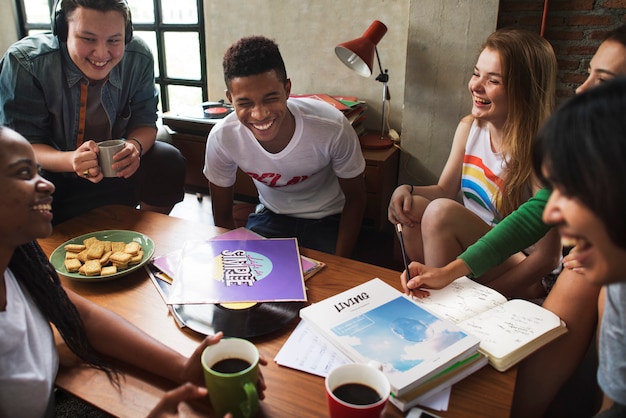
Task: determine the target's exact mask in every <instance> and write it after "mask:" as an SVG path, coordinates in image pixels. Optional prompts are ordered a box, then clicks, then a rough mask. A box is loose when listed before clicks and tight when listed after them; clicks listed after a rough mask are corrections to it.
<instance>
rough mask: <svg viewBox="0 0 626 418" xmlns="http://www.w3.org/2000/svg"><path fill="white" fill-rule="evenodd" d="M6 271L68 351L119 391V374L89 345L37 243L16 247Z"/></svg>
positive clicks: (81, 325) (73, 310) (81, 326)
mask: <svg viewBox="0 0 626 418" xmlns="http://www.w3.org/2000/svg"><path fill="white" fill-rule="evenodd" d="M9 268H10V269H11V271H12V272H13V274H14V275H15V278H16V279H17V281H18V282H19V283H20V284H21V285H22V286H23V287H24V288H25V289H26V290H27V291H28V293H29V294H30V296H31V297H32V298H33V300H34V301H35V304H36V305H37V307H38V308H39V310H40V311H41V314H42V315H43V316H44V318H46V319H47V320H48V321H49V322H51V323H52V324H53V325H54V326H55V327H56V329H57V331H59V334H61V337H63V340H64V341H65V343H66V344H67V346H68V347H69V348H70V350H72V352H73V353H74V354H76V355H77V356H78V357H79V358H80V359H81V360H83V361H84V362H86V363H87V364H89V365H90V366H91V367H94V368H96V369H99V370H102V371H104V372H105V373H106V374H107V376H108V377H109V380H110V381H111V382H112V383H113V384H114V385H115V386H117V387H119V376H118V371H117V370H116V369H115V368H114V367H113V366H112V365H111V364H109V363H108V362H107V361H106V360H105V359H104V358H103V357H102V356H101V355H100V354H98V352H97V351H96V350H95V349H94V348H93V347H92V346H91V345H90V344H89V342H88V339H87V334H86V332H85V327H84V324H83V321H82V319H81V318H80V314H79V313H78V311H77V310H76V306H74V304H73V303H72V302H71V301H70V299H69V297H68V296H67V293H65V290H63V287H61V283H60V281H59V276H58V275H57V272H56V271H55V270H54V268H53V267H52V265H51V264H50V262H49V261H48V258H47V257H46V255H45V253H44V252H43V250H42V249H41V247H40V246H39V244H38V243H37V241H31V242H29V243H27V244H23V245H20V246H19V247H17V248H16V249H15V251H14V252H13V256H12V257H11V261H10V262H9Z"/></svg>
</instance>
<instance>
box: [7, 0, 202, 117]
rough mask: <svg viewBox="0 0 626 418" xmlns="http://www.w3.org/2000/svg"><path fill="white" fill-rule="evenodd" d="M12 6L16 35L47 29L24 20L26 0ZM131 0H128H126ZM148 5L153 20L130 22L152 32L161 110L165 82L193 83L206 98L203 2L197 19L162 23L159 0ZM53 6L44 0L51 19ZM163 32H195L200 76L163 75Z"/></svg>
mask: <svg viewBox="0 0 626 418" xmlns="http://www.w3.org/2000/svg"><path fill="white" fill-rule="evenodd" d="M14 1H15V6H16V7H15V9H16V18H17V25H18V35H19V37H20V38H23V37H24V36H26V35H28V33H29V31H31V30H50V25H51V23H48V24H42V23H28V22H27V21H26V6H25V3H26V2H28V0H14ZM130 1H132V0H130ZM152 5H153V6H152V7H153V10H154V23H135V22H133V30H135V31H145V32H154V33H155V34H156V43H157V55H158V57H155V58H156V59H157V62H158V68H159V75H158V76H155V80H154V83H155V86H158V88H159V95H160V98H161V107H162V109H161V110H162V112H163V113H165V112H167V111H169V110H170V101H169V95H168V91H167V89H168V87H169V86H187V87H197V88H200V89H201V90H202V101H207V100H208V99H209V88H208V82H207V64H206V56H207V55H206V35H205V27H204V4H203V0H196V7H197V10H198V22H197V23H163V22H162V15H161V6H162V4H161V0H152ZM53 6H54V0H48V9H49V10H50V14H49V15H50V19H51V20H52V7H53ZM166 32H188V33H189V32H195V33H197V34H198V38H199V46H200V51H199V53H200V79H199V80H194V79H185V78H176V77H169V76H168V75H167V68H166V61H165V56H166V50H165V33H166Z"/></svg>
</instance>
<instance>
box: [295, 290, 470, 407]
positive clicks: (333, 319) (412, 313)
mask: <svg viewBox="0 0 626 418" xmlns="http://www.w3.org/2000/svg"><path fill="white" fill-rule="evenodd" d="M300 317H301V318H302V319H304V320H306V321H307V322H308V323H309V324H311V325H312V326H314V327H315V328H316V329H318V330H319V331H321V332H322V333H323V334H324V335H325V336H326V337H327V338H328V339H329V340H330V341H331V342H333V343H334V344H335V345H336V346H337V347H338V348H339V349H340V350H342V351H343V352H344V353H345V354H346V355H347V356H348V357H350V358H351V359H352V360H353V361H355V362H357V363H374V364H375V365H377V366H380V367H382V371H383V372H384V373H385V375H386V376H387V378H388V379H389V383H390V384H391V386H392V393H393V394H394V395H395V396H400V395H402V394H403V393H406V392H407V391H409V390H410V389H412V388H414V387H417V386H419V385H420V384H422V383H423V382H425V381H427V380H428V379H429V378H430V377H432V376H434V375H435V374H437V373H439V372H441V371H443V370H445V369H447V368H448V367H450V366H452V365H454V364H456V363H457V362H460V361H462V360H464V359H465V358H467V357H469V356H471V355H473V354H474V353H476V352H477V350H478V345H479V340H478V338H476V337H474V336H472V335H470V334H468V333H466V332H464V331H463V330H462V329H461V328H459V327H458V326H457V325H456V324H454V323H453V322H452V321H449V320H447V319H442V318H439V317H437V316H436V315H434V314H432V313H431V312H430V311H428V310H426V309H424V308H422V307H421V306H419V305H417V304H416V303H415V302H413V301H412V300H411V299H410V298H409V297H407V296H406V295H404V294H402V293H401V292H400V291H398V290H396V289H395V288H393V287H392V286H390V285H388V284H386V283H385V282H383V281H382V280H380V279H373V280H370V281H368V282H366V283H364V284H362V285H359V286H356V287H354V288H352V289H350V290H347V291H345V292H342V293H340V294H338V295H335V296H333V297H330V298H328V299H325V300H323V301H321V302H318V303H315V304H313V305H310V306H307V307H305V308H302V309H301V310H300Z"/></svg>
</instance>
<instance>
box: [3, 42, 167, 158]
mask: <svg viewBox="0 0 626 418" xmlns="http://www.w3.org/2000/svg"><path fill="white" fill-rule="evenodd" d="M81 83H88V80H87V78H86V77H85V76H84V75H83V73H82V72H81V71H80V70H79V69H78V67H77V66H76V65H75V64H74V63H73V62H72V60H71V58H70V56H69V53H68V51H67V45H66V43H64V42H63V43H59V41H58V39H57V37H56V36H54V35H52V34H38V35H34V36H29V37H26V38H23V39H21V40H19V41H18V42H16V43H15V44H13V45H12V46H11V47H10V48H9V49H8V50H7V52H6V53H5V55H4V57H3V58H2V61H0V124H3V125H7V126H9V127H11V128H13V129H14V130H16V131H17V132H19V133H20V134H22V135H23V136H24V137H26V139H28V140H29V141H30V142H31V143H33V144H47V145H50V146H52V147H53V148H55V149H57V150H61V151H70V150H74V149H75V148H76V138H77V135H78V125H79V116H80V86H81ZM101 101H102V106H103V108H104V110H105V112H106V114H107V117H108V119H109V126H110V128H111V134H112V138H123V137H125V134H126V133H127V132H129V131H132V130H133V129H135V128H138V127H142V126H150V127H154V128H156V119H157V114H156V111H157V103H158V96H157V92H156V89H155V86H154V59H153V57H152V54H151V52H150V49H149V48H148V46H147V45H146V44H145V43H144V42H143V41H141V40H140V39H138V38H134V39H133V40H131V42H129V43H128V44H127V45H126V49H125V52H124V56H123V58H122V60H121V61H120V62H119V63H118V65H116V66H115V67H114V68H113V69H112V70H111V72H110V73H109V76H108V80H107V81H106V83H105V84H104V86H103V87H102V100H101ZM86 139H88V138H86Z"/></svg>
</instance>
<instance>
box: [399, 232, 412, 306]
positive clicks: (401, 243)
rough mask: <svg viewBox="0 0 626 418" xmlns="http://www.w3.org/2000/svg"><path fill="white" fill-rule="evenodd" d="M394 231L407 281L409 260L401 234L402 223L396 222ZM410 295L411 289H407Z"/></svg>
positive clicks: (408, 277)
mask: <svg viewBox="0 0 626 418" xmlns="http://www.w3.org/2000/svg"><path fill="white" fill-rule="evenodd" d="M396 231H397V232H398V240H399V241H400V251H402V261H403V262H404V270H406V281H407V283H408V282H409V280H410V279H411V275H410V273H409V261H408V259H407V258H406V250H405V249H404V238H403V236H402V224H400V223H398V224H396ZM409 292H410V293H411V296H413V290H412V289H409Z"/></svg>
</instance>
